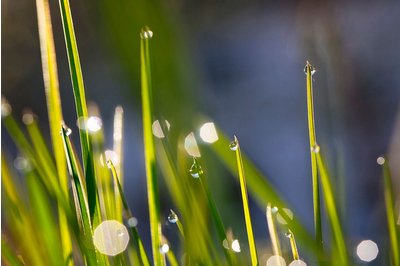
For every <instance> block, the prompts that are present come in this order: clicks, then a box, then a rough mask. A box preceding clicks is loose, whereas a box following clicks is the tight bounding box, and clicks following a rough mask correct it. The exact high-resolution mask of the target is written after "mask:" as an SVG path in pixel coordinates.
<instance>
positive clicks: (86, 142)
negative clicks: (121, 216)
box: [59, 0, 100, 225]
mask: <svg viewBox="0 0 400 266" xmlns="http://www.w3.org/2000/svg"><path fill="white" fill-rule="evenodd" d="M59 5H60V11H61V20H62V25H63V30H64V39H65V45H66V47H67V55H68V63H69V70H70V74H71V82H72V88H73V91H74V97H75V107H76V114H77V117H78V118H79V119H83V120H84V121H86V119H87V118H88V111H87V105H86V97H85V87H84V83H83V76H82V70H81V63H80V59H79V53H78V46H77V43H76V38H75V31H74V25H73V21H72V14H71V9H70V5H69V0H59ZM79 136H80V140H81V147H82V159H83V165H84V170H85V179H86V186H87V194H88V203H89V212H90V218H91V220H92V222H93V224H94V225H97V224H98V223H99V222H100V221H99V220H100V209H99V206H98V195H97V187H96V180H95V171H94V165H93V153H92V149H91V144H90V136H89V132H88V131H87V130H80V132H79Z"/></svg>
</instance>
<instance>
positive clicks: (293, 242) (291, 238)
mask: <svg viewBox="0 0 400 266" xmlns="http://www.w3.org/2000/svg"><path fill="white" fill-rule="evenodd" d="M286 236H287V237H288V238H289V241H290V248H291V250H292V254H293V260H299V259H300V256H299V251H298V250H297V244H296V239H295V237H294V234H293V232H292V231H291V230H290V229H289V231H288V233H287V235H286Z"/></svg>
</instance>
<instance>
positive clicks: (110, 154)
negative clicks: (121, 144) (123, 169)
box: [100, 150, 120, 167]
mask: <svg viewBox="0 0 400 266" xmlns="http://www.w3.org/2000/svg"><path fill="white" fill-rule="evenodd" d="M104 161H105V162H106V164H105V163H104ZM111 162H112V164H113V165H114V166H117V165H119V162H120V160H119V156H118V154H117V153H116V152H115V151H113V150H106V151H105V152H104V155H103V154H100V164H101V165H103V166H104V165H107V166H108V167H111Z"/></svg>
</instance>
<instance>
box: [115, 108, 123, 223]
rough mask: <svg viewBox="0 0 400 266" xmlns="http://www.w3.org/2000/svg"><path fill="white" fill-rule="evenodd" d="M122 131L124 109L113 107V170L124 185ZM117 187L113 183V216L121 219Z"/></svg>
mask: <svg viewBox="0 0 400 266" xmlns="http://www.w3.org/2000/svg"><path fill="white" fill-rule="evenodd" d="M123 132H124V110H123V109H122V107H121V106H117V107H116V108H115V113H114V132H113V141H114V145H113V150H114V152H115V154H116V155H117V158H118V159H119V163H118V165H117V166H116V168H115V170H116V172H117V175H118V177H119V179H120V182H121V185H122V186H123V185H124V178H123V177H124V173H123V167H122V166H123V165H124V161H123V158H124V150H123V136H124V135H123ZM116 188H117V184H115V183H114V195H115V216H116V218H117V220H120V221H122V206H121V201H119V200H118V199H119V197H120V195H119V191H118V189H116Z"/></svg>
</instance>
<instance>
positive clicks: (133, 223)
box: [128, 217, 138, 227]
mask: <svg viewBox="0 0 400 266" xmlns="http://www.w3.org/2000/svg"><path fill="white" fill-rule="evenodd" d="M128 225H129V227H136V226H137V225H138V220H137V219H136V217H131V218H129V219H128Z"/></svg>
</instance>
